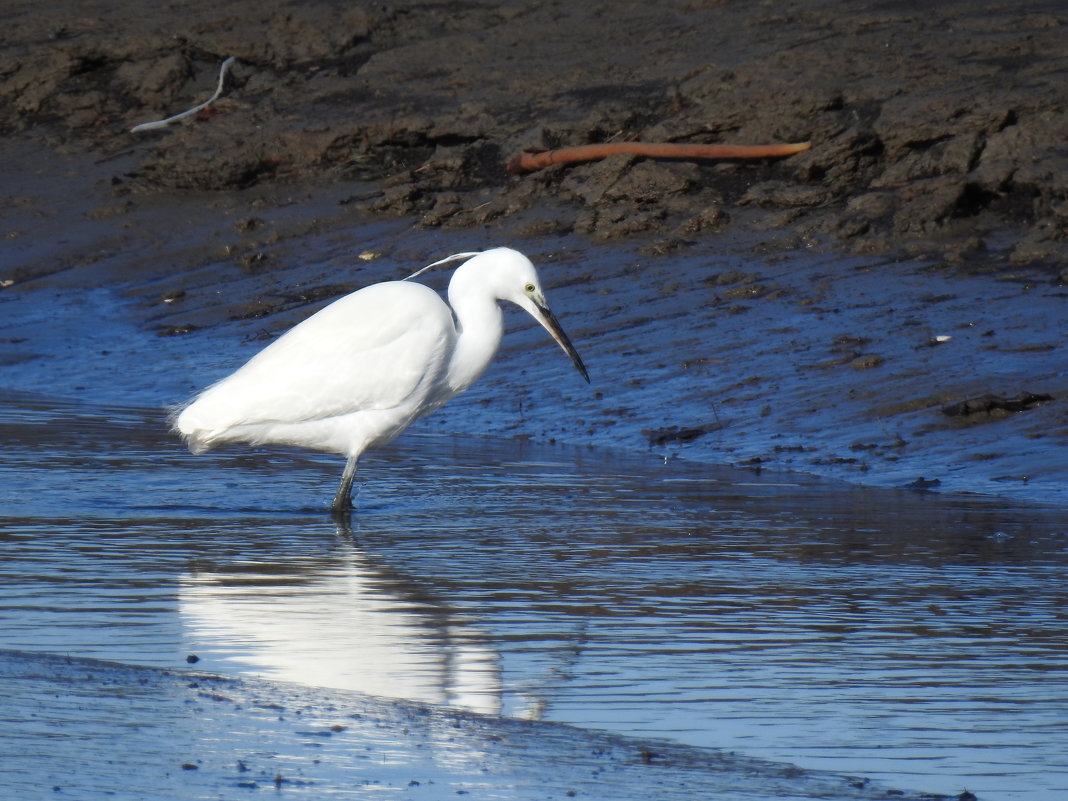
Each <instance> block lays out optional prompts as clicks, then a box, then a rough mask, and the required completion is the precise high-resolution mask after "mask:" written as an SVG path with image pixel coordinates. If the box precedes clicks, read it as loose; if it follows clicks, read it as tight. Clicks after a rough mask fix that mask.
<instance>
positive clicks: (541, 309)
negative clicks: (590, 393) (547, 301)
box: [534, 301, 590, 384]
mask: <svg viewBox="0 0 1068 801" xmlns="http://www.w3.org/2000/svg"><path fill="white" fill-rule="evenodd" d="M534 306H535V308H537V310H538V314H537V315H536V319H537V321H538V322H539V323H541V324H542V326H543V327H544V328H545V330H546V331H548V332H549V335H550V336H552V338H553V339H555V340H556V344H557V345H559V346H560V347H561V348H563V349H564V353H566V354H567V355H568V356H570V357H571V361H572V362H574V363H575V367H576V368H578V371H579V372H580V373H582V377H583V378H585V379H586V383H587V384H588V383H590V374H589V373H587V372H586V365H584V364H583V363H582V358H581V357H580V356H579V355H578V351H577V350H575V346H574V345H572V344H571V340H570V339H568V338H567V334H565V333H564V329H563V328H561V327H560V321H559V320H557V319H556V315H555V314H553V313H552V311H550V310H549V307H548V306H545V305H543V304H541V303H538V302H537V301H535V303H534Z"/></svg>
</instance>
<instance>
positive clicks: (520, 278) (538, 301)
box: [456, 248, 590, 382]
mask: <svg viewBox="0 0 1068 801" xmlns="http://www.w3.org/2000/svg"><path fill="white" fill-rule="evenodd" d="M461 272H463V273H464V274H465V275H464V276H463V278H464V279H468V280H472V281H478V282H481V283H482V284H483V285H488V288H489V289H490V290H491V291H492V292H493V294H494V296H495V297H496V298H498V299H499V300H508V301H511V302H512V303H514V304H516V305H517V306H519V307H520V308H522V309H525V310H526V311H527V313H528V314H530V316H531V317H533V318H534V319H535V320H537V321H538V322H539V323H541V324H542V326H543V327H544V328H545V330H546V331H548V332H549V334H550V336H552V338H553V339H554V340H556V343H557V344H558V345H559V346H560V347H561V348H563V349H564V353H566V354H567V355H568V356H570V357H571V361H572V362H574V363H575V367H576V368H578V371H579V372H580V373H581V374H582V377H583V378H585V379H586V381H587V382H589V380H590V376H589V373H587V372H586V366H585V365H584V364H583V363H582V359H581V358H579V355H578V353H577V352H576V350H575V347H574V345H572V344H571V340H570V339H568V337H567V334H565V333H564V329H563V328H561V327H560V323H559V321H557V319H556V316H555V315H554V314H553V313H552V311H550V309H549V304H548V303H547V302H546V300H545V293H544V292H543V291H542V289H541V281H540V280H539V278H538V271H537V270H536V269H534V265H533V264H532V263H531V261H530V259H528V258H527V257H526V256H524V255H523V254H522V253H520V252H519V251H518V250H512V249H511V248H494V249H493V250H484V251H482V252H481V253H479V254H478V255H477V256H475V257H473V258H472V259H470V260H469V261H467V262H465V263H464V264H463V265H462V266H460V267H458V268H457V270H456V274H457V277H459V276H460V273H461ZM465 283H466V281H465Z"/></svg>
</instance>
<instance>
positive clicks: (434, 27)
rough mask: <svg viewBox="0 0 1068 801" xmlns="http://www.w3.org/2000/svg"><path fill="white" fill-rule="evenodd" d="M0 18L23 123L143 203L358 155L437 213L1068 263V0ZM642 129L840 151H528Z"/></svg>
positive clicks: (195, 9)
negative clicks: (192, 110) (580, 158)
mask: <svg viewBox="0 0 1068 801" xmlns="http://www.w3.org/2000/svg"><path fill="white" fill-rule="evenodd" d="M0 22H2V26H0V30H2V33H0V36H2V38H0V51H2V53H3V57H2V60H0V64H2V65H3V66H2V67H0V130H2V131H3V133H4V135H5V140H6V141H7V142H8V146H10V144H11V143H13V142H17V141H19V140H26V139H30V140H34V141H36V142H43V143H45V144H47V145H48V146H49V147H51V148H53V149H56V150H59V151H65V152H79V153H82V154H86V155H89V156H91V157H92V158H93V159H94V160H95V161H96V162H101V163H100V164H98V165H97V166H98V167H99V168H100V171H101V172H102V173H106V174H107V175H108V177H109V179H110V181H111V185H110V187H109V194H112V195H113V196H114V197H117V198H123V199H126V200H128V201H129V202H131V203H133V204H136V203H137V202H138V198H141V197H143V196H144V195H145V194H146V193H163V194H172V193H174V192H194V191H198V192H202V191H207V192H218V191H223V190H233V189H248V188H250V187H261V188H262V187H264V186H267V185H272V186H274V187H276V188H277V187H279V186H284V187H290V188H292V187H294V186H301V187H305V186H308V185H322V184H324V183H326V184H335V185H336V184H337V183H338V182H345V181H352V180H356V179H359V180H370V181H372V182H373V184H372V189H370V190H369V191H368V192H366V193H364V194H363V195H361V196H360V197H359V198H358V199H357V201H356V202H355V203H353V204H352V206H354V207H358V208H365V209H369V210H372V211H374V212H378V213H383V214H390V215H405V216H415V217H416V218H418V219H419V221H420V222H421V224H423V225H425V226H442V227H469V226H486V225H490V226H492V227H495V228H498V229H502V230H506V231H510V232H513V233H526V234H545V233H554V234H559V233H568V232H575V233H580V234H588V235H592V236H594V237H603V238H618V237H626V236H630V235H634V234H641V235H645V236H650V237H652V238H654V239H655V240H656V244H655V246H654V247H655V248H656V249H658V250H659V251H661V252H662V251H664V250H667V249H671V248H672V247H675V246H678V245H679V244H680V243H685V242H688V241H692V240H695V239H701V238H715V237H716V236H718V235H720V234H721V233H722V232H723V231H724V230H725V229H727V228H730V227H731V226H736V225H739V224H742V223H745V224H755V225H759V226H761V227H764V228H767V229H771V228H786V229H789V230H791V231H793V232H796V233H797V234H799V235H801V236H803V237H809V238H823V237H829V238H830V239H832V240H840V241H841V243H842V246H843V247H846V248H849V249H853V250H856V251H860V252H886V251H901V250H903V251H905V252H906V253H908V254H910V255H918V254H922V255H925V256H931V255H937V256H938V257H940V258H943V259H945V260H947V261H949V262H951V263H962V264H967V265H968V266H969V268H970V269H974V270H988V269H998V268H1002V267H1004V266H1005V265H1006V263H1009V264H1011V265H1016V266H1019V265H1031V266H1034V267H1040V268H1044V269H1047V270H1049V271H1051V272H1052V273H1053V275H1057V274H1059V272H1060V270H1061V269H1062V266H1063V264H1064V262H1065V260H1066V257H1068V241H1066V231H1068V154H1066V151H1065V149H1064V132H1065V131H1066V130H1068V110H1066V107H1065V95H1064V92H1063V83H1064V77H1063V76H1064V75H1065V73H1066V70H1068V44H1066V42H1068V38H1066V36H1065V22H1066V16H1065V13H1064V11H1063V7H1062V4H1060V3H1058V2H1056V0H1050V1H1048V2H1027V3H1023V4H1021V3H1019V2H1009V1H1008V0H1003V1H1001V2H997V1H995V2H988V3H983V4H980V5H976V4H975V3H972V2H963V1H962V0H956V1H954V0H950V1H949V2H944V3H939V4H935V5H924V6H918V5H916V4H914V3H906V2H872V1H870V0H869V1H868V2H864V1H863V0H850V1H849V2H844V3H843V2H829V1H826V0H824V1H823V2H819V1H817V2H798V1H795V2H775V3H742V2H728V1H727V0H706V1H705V2H701V1H700V0H697V1H696V2H694V1H692V0H691V1H689V2H672V3H660V4H655V5H650V4H648V3H593V4H577V3H560V2H551V1H546V2H527V3H504V4H501V3H496V2H494V3H489V2H484V3H457V2H423V3H405V2H385V3H378V4H374V5H373V6H363V7H353V5H352V4H350V3H341V2H323V1H322V0H320V1H319V2H282V3H266V4H264V3H252V2H248V0H219V2H215V3H211V4H205V3H191V2H176V3H170V4H168V5H167V6H165V7H162V8H160V7H158V6H157V5H156V4H143V5H142V6H140V7H134V8H131V6H130V4H115V3H110V2H104V1H103V0H88V1H87V2H78V3H58V4H44V5H42V4H40V3H31V2H27V1H26V0H13V2H9V3H7V4H6V5H5V10H4V11H2V12H0ZM227 56H235V57H236V58H237V59H238V62H237V64H236V66H235V68H234V70H233V72H232V74H231V76H230V80H229V82H228V88H227V91H226V92H225V94H224V96H223V97H222V99H220V100H219V101H218V102H217V103H216V104H215V106H214V107H213V109H212V110H211V112H210V113H209V114H206V115H203V116H204V117H205V118H204V119H200V120H197V121H187V122H185V123H183V124H178V125H174V126H172V127H170V128H168V129H166V130H164V131H161V132H148V133H142V134H130V133H128V130H129V128H130V127H132V126H133V125H135V124H137V123H140V122H144V121H146V120H151V119H157V118H161V117H165V116H168V115H170V114H173V113H176V112H177V111H180V110H182V109H184V108H187V107H189V106H192V105H194V104H196V103H198V102H200V101H201V100H203V99H205V98H206V97H207V96H208V95H209V94H210V92H211V90H212V88H213V87H214V82H215V75H216V71H217V69H218V65H219V63H220V62H221V61H222V60H223V59H224V58H225V57H227ZM627 139H642V140H649V141H668V142H687V143H693V142H707V143H715V142H725V143H737V144H749V143H765V142H769V143H770V142H786V141H797V140H805V139H810V140H811V141H812V142H813V147H812V149H811V150H810V151H808V152H806V153H803V154H800V155H798V156H794V157H790V158H788V159H784V160H781V161H761V162H757V163H745V162H725V163H689V162H657V161H642V160H637V159H634V158H632V157H626V156H617V157H613V158H610V159H608V160H606V161H604V162H601V163H597V164H590V165H585V166H577V167H560V168H551V169H549V170H547V171H545V172H543V173H538V174H536V175H530V176H522V177H515V176H509V175H508V174H507V173H506V171H505V163H506V161H507V159H508V158H509V157H510V156H511V155H513V154H515V153H516V152H518V151H520V150H521V149H523V148H530V147H555V146H560V145H580V144H586V143H594V142H605V141H619V140H627ZM5 149H6V146H5ZM116 159H117V160H118V161H119V164H118V165H116V163H115V161H114V160H116ZM119 165H121V166H120V169H121V171H119V170H116V166H119ZM97 200H99V201H100V202H103V199H102V198H98V199H97Z"/></svg>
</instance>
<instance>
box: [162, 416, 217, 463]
mask: <svg viewBox="0 0 1068 801" xmlns="http://www.w3.org/2000/svg"><path fill="white" fill-rule="evenodd" d="M191 406H192V404H186V405H185V406H183V407H180V408H178V409H176V410H175V412H174V413H173V414H172V415H171V430H172V431H174V432H175V433H177V434H179V435H180V436H181V438H182V439H183V440H185V444H186V447H188V448H189V452H190V453H193V454H198V453H204V451H208V450H211V449H212V448H213V447H214V446H215V445H216V444H217V439H218V433H219V432H217V431H212V430H211V429H209V428H207V427H205V426H204V425H203V424H202V423H200V422H199V421H197V420H196V419H195V416H194V415H192V414H190V413H189V412H190V408H191Z"/></svg>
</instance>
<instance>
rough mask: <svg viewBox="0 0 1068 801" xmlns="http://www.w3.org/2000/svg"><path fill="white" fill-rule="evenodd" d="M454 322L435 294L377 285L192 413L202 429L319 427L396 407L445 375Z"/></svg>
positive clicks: (324, 315)
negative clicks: (303, 424)
mask: <svg viewBox="0 0 1068 801" xmlns="http://www.w3.org/2000/svg"><path fill="white" fill-rule="evenodd" d="M455 337H456V332H455V328H454V326H453V322H452V312H451V310H450V309H449V307H448V306H446V305H445V303H444V302H443V301H442V300H441V298H440V297H438V295H437V293H435V292H434V291H433V290H431V289H429V288H427V287H425V286H423V285H421V284H412V283H401V282H390V283H386V284H375V285H374V286H371V287H367V288H366V289H363V290H360V291H359V292H354V293H353V294H351V295H347V296H345V297H343V298H341V299H339V300H337V301H335V302H334V303H332V304H330V305H329V306H327V307H326V308H324V309H322V310H321V311H319V312H318V313H316V314H314V315H312V316H311V317H309V318H308V319H307V320H305V321H304V322H302V323H300V324H299V325H297V326H296V327H295V328H293V329H291V330H290V331H288V332H287V333H285V334H284V335H283V336H282V337H280V338H279V339H278V340H276V341H275V342H273V343H272V344H271V345H269V346H268V347H267V348H265V349H264V350H263V351H261V352H260V353H258V354H257V355H256V356H254V357H253V358H252V359H251V360H249V362H248V363H247V364H245V365H244V366H243V367H242V368H241V369H240V370H238V371H237V372H235V373H234V374H233V375H231V376H230V377H228V378H225V379H223V380H222V381H220V382H219V383H218V384H215V385H214V386H212V387H209V388H208V389H207V390H205V391H204V393H203V394H202V395H201V396H200V397H199V398H198V399H197V400H196V401H195V402H194V403H193V405H192V406H190V407H189V409H187V412H188V413H189V414H190V416H191V417H195V418H196V420H197V423H196V424H197V427H198V428H202V429H214V430H219V429H223V428H230V427H232V426H239V425H250V424H258V423H267V422H277V423H294V422H302V421H308V420H321V419H324V418H327V417H334V416H337V415H341V414H347V413H350V412H354V411H359V410H363V409H388V408H393V407H396V406H398V405H400V404H402V403H404V402H406V401H408V400H411V399H412V396H413V395H422V394H425V393H426V392H427V391H428V388H429V387H430V386H432V385H433V383H434V382H435V381H436V380H437V379H438V378H439V377H440V376H441V375H442V373H443V371H444V369H445V368H446V366H447V362H448V357H449V354H450V353H451V350H452V346H453V343H454V341H455Z"/></svg>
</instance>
